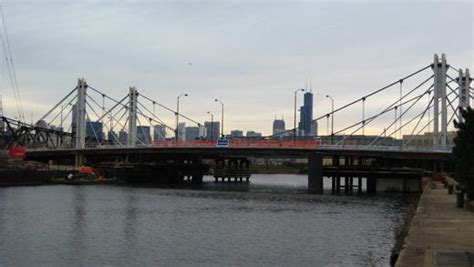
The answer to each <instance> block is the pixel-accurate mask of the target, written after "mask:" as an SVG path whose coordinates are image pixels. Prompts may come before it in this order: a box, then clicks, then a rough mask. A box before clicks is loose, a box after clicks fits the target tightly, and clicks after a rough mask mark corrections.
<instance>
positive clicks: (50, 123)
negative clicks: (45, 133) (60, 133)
mask: <svg viewBox="0 0 474 267" xmlns="http://www.w3.org/2000/svg"><path fill="white" fill-rule="evenodd" d="M76 98H77V96H74V97H73V98H72V99H71V100H70V101H69V102H68V103H67V104H66V106H69V105H71V106H72V103H73V102H74V100H76ZM61 107H63V106H61ZM71 110H72V108H71ZM63 112H64V109H63V108H62V109H61V110H59V112H58V114H56V116H54V117H53V118H52V119H51V120H50V121H49V122H47V125H53V123H54V121H56V119H57V118H58V117H59V116H60V115H61V114H62V113H63ZM63 119H64V117H63ZM43 121H44V120H43ZM63 122H64V120H63Z"/></svg>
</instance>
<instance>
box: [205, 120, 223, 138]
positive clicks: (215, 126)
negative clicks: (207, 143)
mask: <svg viewBox="0 0 474 267" xmlns="http://www.w3.org/2000/svg"><path fill="white" fill-rule="evenodd" d="M204 127H206V132H207V135H206V137H207V138H208V139H218V138H219V137H220V129H221V123H220V122H218V121H213V122H212V123H211V122H210V121H206V122H204Z"/></svg>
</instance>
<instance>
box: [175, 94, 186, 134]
mask: <svg viewBox="0 0 474 267" xmlns="http://www.w3.org/2000/svg"><path fill="white" fill-rule="evenodd" d="M182 96H185V97H187V96H188V94H180V95H179V96H178V97H177V98H176V129H175V130H174V135H175V139H176V141H178V123H179V98H180V97H182Z"/></svg>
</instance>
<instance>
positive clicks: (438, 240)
mask: <svg viewBox="0 0 474 267" xmlns="http://www.w3.org/2000/svg"><path fill="white" fill-rule="evenodd" d="M473 252H474V212H472V211H469V210H467V209H460V208H456V195H454V194H453V195H449V194H448V191H447V189H445V188H444V187H443V185H442V184H441V183H437V182H434V183H433V184H431V185H430V184H428V186H427V187H426V188H425V190H424V192H423V194H422V196H421V198H420V202H419V204H418V209H417V211H416V214H415V217H414V218H413V220H412V222H411V225H410V229H409V231H408V236H407V237H406V239H405V245H404V249H403V250H402V251H401V253H400V256H399V258H398V261H397V264H396V266H403V267H404V266H410V267H411V266H423V267H425V266H443V267H448V266H449V267H455V266H456V267H457V266H472V267H474V254H472V253H473Z"/></svg>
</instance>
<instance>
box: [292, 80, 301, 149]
mask: <svg viewBox="0 0 474 267" xmlns="http://www.w3.org/2000/svg"><path fill="white" fill-rule="evenodd" d="M299 91H301V92H304V89H296V90H295V106H294V112H293V141H296V95H297V94H298V92H299Z"/></svg>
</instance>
